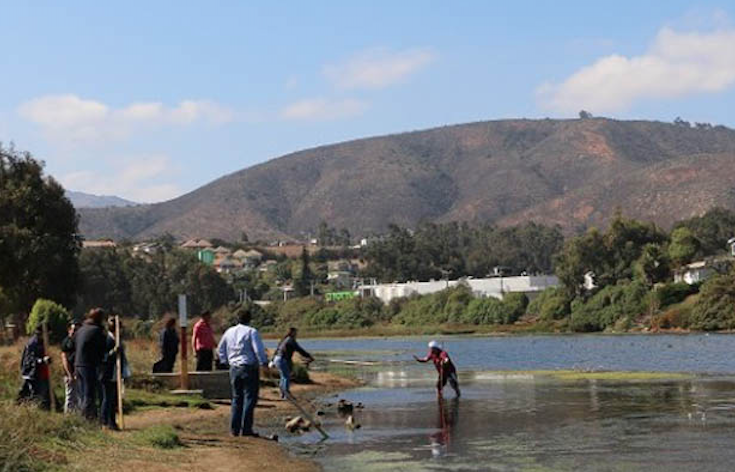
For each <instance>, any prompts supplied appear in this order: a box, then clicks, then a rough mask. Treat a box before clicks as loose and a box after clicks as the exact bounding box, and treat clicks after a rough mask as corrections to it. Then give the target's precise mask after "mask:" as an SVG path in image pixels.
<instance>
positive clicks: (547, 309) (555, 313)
mask: <svg viewBox="0 0 735 472" xmlns="http://www.w3.org/2000/svg"><path fill="white" fill-rule="evenodd" d="M526 313H527V314H529V315H533V316H538V317H539V318H540V319H542V320H544V321H551V320H560V319H562V318H565V317H567V316H569V300H568V299H567V297H565V296H564V292H563V291H562V290H560V289H558V288H556V287H549V288H547V289H546V290H544V291H543V292H541V293H540V294H539V295H538V296H537V297H536V298H534V299H533V300H531V303H529V304H528V307H527V308H526Z"/></svg>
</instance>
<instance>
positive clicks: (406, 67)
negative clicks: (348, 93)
mask: <svg viewBox="0 0 735 472" xmlns="http://www.w3.org/2000/svg"><path fill="white" fill-rule="evenodd" d="M434 59H435V55H434V53H433V52H432V51H430V50H428V49H409V50H404V51H397V52H391V51H387V50H385V49H373V50H369V51H365V52H363V53H360V54H358V55H356V56H355V57H353V58H351V59H349V60H348V61H347V62H345V63H343V64H336V65H327V66H325V67H324V71H323V72H324V75H325V76H326V77H327V79H329V80H330V81H332V82H333V83H334V84H335V85H336V86H337V87H339V88H343V89H380V88H385V87H387V86H389V85H393V84H396V83H400V82H403V81H405V80H406V79H407V78H408V76H410V75H411V74H413V73H414V72H416V71H418V70H419V69H421V68H423V67H425V66H427V65H428V64H429V63H431V62H432V61H433V60H434Z"/></svg>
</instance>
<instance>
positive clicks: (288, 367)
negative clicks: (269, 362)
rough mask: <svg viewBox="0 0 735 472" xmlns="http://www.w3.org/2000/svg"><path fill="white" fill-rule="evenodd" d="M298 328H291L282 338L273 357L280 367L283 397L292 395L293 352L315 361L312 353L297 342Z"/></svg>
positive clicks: (279, 385) (274, 362)
mask: <svg viewBox="0 0 735 472" xmlns="http://www.w3.org/2000/svg"><path fill="white" fill-rule="evenodd" d="M297 334H298V330H297V329H296V328H289V329H288V333H287V334H286V336H284V337H283V339H281V342H280V343H278V347H277V348H276V353H275V355H274V357H273V364H274V365H275V366H276V367H277V368H278V372H279V373H280V374H281V381H280V382H279V384H278V388H279V389H280V391H281V398H282V399H286V398H288V396H289V395H291V371H292V370H293V353H294V352H298V353H299V354H300V355H301V356H302V357H304V358H305V359H306V362H307V363H309V362H312V361H314V358H313V357H312V355H311V354H309V353H308V352H306V351H305V350H304V349H303V348H302V347H301V346H299V343H297V342H296V335H297Z"/></svg>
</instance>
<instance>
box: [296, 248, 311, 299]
mask: <svg viewBox="0 0 735 472" xmlns="http://www.w3.org/2000/svg"><path fill="white" fill-rule="evenodd" d="M309 263H310V261H309V251H307V250H306V247H304V248H302V249H301V274H299V277H298V278H297V279H296V280H295V281H294V287H293V288H294V291H295V292H296V295H298V296H300V297H304V296H306V295H309V294H310V293H311V284H312V282H313V281H314V274H313V273H312V272H311V268H310V267H309Z"/></svg>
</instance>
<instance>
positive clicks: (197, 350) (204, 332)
mask: <svg viewBox="0 0 735 472" xmlns="http://www.w3.org/2000/svg"><path fill="white" fill-rule="evenodd" d="M211 323H212V314H211V313H210V312H209V311H205V312H204V313H202V315H201V318H200V319H199V321H197V322H196V323H195V324H194V330H193V332H192V335H191V347H192V349H193V350H194V355H195V356H196V358H197V367H196V370H197V372H208V371H211V370H212V362H213V361H214V348H215V347H217V344H216V343H215V341H214V332H213V331H212V325H211Z"/></svg>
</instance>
